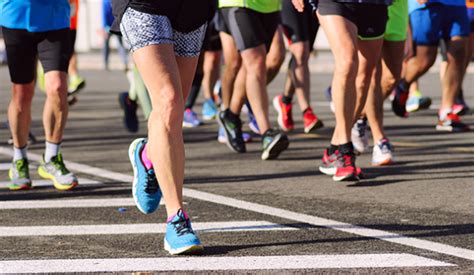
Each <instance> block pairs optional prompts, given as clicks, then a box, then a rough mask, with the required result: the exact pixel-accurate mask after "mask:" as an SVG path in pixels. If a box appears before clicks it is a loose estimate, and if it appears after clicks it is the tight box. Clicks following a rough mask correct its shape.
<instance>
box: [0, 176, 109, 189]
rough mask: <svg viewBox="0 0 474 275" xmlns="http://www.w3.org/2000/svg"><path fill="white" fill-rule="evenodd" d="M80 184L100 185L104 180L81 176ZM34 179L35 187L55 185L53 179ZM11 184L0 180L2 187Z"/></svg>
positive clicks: (0, 186) (0, 187)
mask: <svg viewBox="0 0 474 275" xmlns="http://www.w3.org/2000/svg"><path fill="white" fill-rule="evenodd" d="M78 180H79V184H80V185H100V184H103V183H102V182H99V181H96V180H90V179H84V178H79V179H78ZM32 181H33V188H35V187H44V186H53V182H52V181H51V180H32ZM9 184H10V181H1V182H0V189H5V188H8V187H7V186H8V185H9Z"/></svg>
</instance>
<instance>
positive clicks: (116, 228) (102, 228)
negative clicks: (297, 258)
mask: <svg viewBox="0 0 474 275" xmlns="http://www.w3.org/2000/svg"><path fill="white" fill-rule="evenodd" d="M193 229H194V230H196V231H198V232H242V231H282V230H283V231H286V230H298V229H297V228H295V227H290V226H286V225H281V224H275V223H271V222H266V221H231V222H196V223H193ZM163 233H166V224H165V223H143V224H100V225H58V226H0V237H31V236H71V235H123V234H163ZM0 270H1V269H0Z"/></svg>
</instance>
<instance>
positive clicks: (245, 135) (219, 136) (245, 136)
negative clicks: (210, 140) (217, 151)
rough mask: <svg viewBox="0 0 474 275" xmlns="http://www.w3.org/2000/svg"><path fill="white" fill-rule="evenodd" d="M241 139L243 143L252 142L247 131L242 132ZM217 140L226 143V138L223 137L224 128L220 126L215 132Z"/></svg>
mask: <svg viewBox="0 0 474 275" xmlns="http://www.w3.org/2000/svg"><path fill="white" fill-rule="evenodd" d="M242 139H243V140H244V142H245V143H249V142H252V135H251V134H249V133H245V132H243V133H242ZM217 141H218V142H219V143H222V144H226V143H227V138H226V137H225V130H224V128H222V127H219V132H218V134H217Z"/></svg>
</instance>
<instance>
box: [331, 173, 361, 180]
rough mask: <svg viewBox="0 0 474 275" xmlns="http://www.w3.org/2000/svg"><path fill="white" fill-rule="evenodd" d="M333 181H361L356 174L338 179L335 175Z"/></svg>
mask: <svg viewBox="0 0 474 275" xmlns="http://www.w3.org/2000/svg"><path fill="white" fill-rule="evenodd" d="M332 180H333V181H337V182H340V181H359V180H360V179H359V177H358V176H357V175H356V174H350V175H347V176H342V177H337V176H336V175H334V176H333V177H332Z"/></svg>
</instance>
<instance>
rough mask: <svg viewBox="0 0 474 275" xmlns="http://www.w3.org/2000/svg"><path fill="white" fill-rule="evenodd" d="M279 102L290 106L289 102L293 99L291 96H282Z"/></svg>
mask: <svg viewBox="0 0 474 275" xmlns="http://www.w3.org/2000/svg"><path fill="white" fill-rule="evenodd" d="M281 101H283V103H284V104H285V105H289V104H291V102H292V101H293V97H292V96H286V95H283V96H282V98H281Z"/></svg>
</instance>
